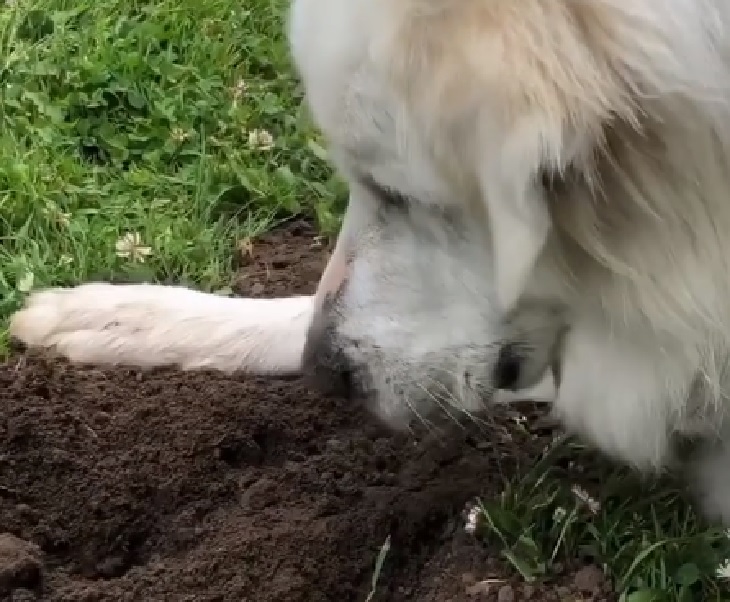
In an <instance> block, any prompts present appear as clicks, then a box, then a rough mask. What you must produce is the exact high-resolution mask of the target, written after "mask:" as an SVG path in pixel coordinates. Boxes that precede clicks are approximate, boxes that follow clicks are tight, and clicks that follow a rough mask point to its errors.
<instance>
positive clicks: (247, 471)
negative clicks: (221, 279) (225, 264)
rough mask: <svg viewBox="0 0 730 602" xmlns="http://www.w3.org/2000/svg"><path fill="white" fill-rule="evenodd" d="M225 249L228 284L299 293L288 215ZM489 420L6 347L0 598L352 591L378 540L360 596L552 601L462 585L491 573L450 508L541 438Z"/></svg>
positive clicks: (223, 597) (274, 597) (312, 250)
mask: <svg viewBox="0 0 730 602" xmlns="http://www.w3.org/2000/svg"><path fill="white" fill-rule="evenodd" d="M244 247H245V248H244V249H243V251H244V252H243V253H242V264H243V265H242V267H241V271H240V275H239V277H238V279H237V286H236V288H237V291H238V292H240V293H243V294H247V295H255V296H263V295H272V294H279V295H280V294H282V293H283V292H287V293H303V292H311V291H312V290H313V289H314V287H315V285H316V278H317V276H318V274H319V272H320V270H321V268H322V266H323V263H324V256H323V250H322V248H321V245H320V244H318V242H317V241H316V240H315V238H314V234H313V232H312V230H311V229H310V228H309V227H308V226H307V225H306V224H303V223H294V224H291V225H289V226H288V227H286V228H284V229H282V230H280V231H278V232H275V233H274V234H272V235H271V236H269V237H267V238H266V239H264V240H262V241H254V243H253V245H252V246H249V245H244ZM508 423H509V421H505V422H504V423H503V424H500V423H499V422H497V423H495V424H494V425H492V426H490V427H487V426H485V425H476V424H472V425H468V426H467V427H457V426H454V427H453V429H451V430H450V431H449V432H444V431H440V432H438V433H433V432H432V433H428V432H424V433H415V434H412V435H408V436H405V435H398V436H394V435H393V434H392V433H390V432H387V431H385V430H384V429H383V428H382V427H381V425H379V424H378V423H377V422H376V421H375V420H374V419H373V418H372V417H371V416H370V414H369V413H368V412H367V411H366V410H365V409H363V408H361V407H359V406H357V405H355V404H353V403H351V402H347V401H344V400H341V399H323V398H322V397H321V396H319V395H317V394H314V393H312V392H311V391H309V390H307V388H306V387H305V386H304V385H303V384H302V383H301V382H299V381H298V380H297V379H286V380H284V379H278V380H277V379H262V378H244V377H236V378H229V377H225V376H221V375H219V374H210V373H187V374H184V373H179V372H175V371H172V370H158V371H153V372H141V371H138V370H101V369H96V368H81V367H71V366H69V365H68V364H66V363H65V362H62V361H59V360H57V359H54V358H51V357H47V356H43V355H40V354H26V355H17V356H15V357H14V358H12V360H11V361H10V362H8V363H7V364H5V365H3V366H0V532H5V534H4V535H0V598H3V596H4V597H5V598H4V599H11V600H48V601H61V600H63V601H67V602H71V601H73V602H84V601H89V602H91V601H102V600H110V601H112V600H113V601H115V602H117V601H123V600H129V601H133V600H134V601H141V600H144V601H147V602H153V601H158V600H159V601H163V600H170V601H172V600H174V601H186V600H191V601H192V600H196V601H210V602H213V601H228V600H231V601H249V600H250V601H252V602H253V601H255V602H269V601H271V602H273V601H276V602H284V601H287V602H288V601H291V602H299V601H302V602H304V601H306V602H314V601H333V602H346V601H349V600H353V601H364V600H366V598H367V596H368V593H369V591H370V587H371V584H370V581H371V575H372V571H373V567H374V563H375V559H376V557H377V555H378V553H379V551H380V548H381V546H382V545H383V543H384V542H385V541H386V538H387V537H388V536H390V546H391V547H390V551H389V553H388V555H387V557H386V560H385V564H384V567H383V571H382V573H381V575H380V579H379V587H378V591H377V595H376V596H375V597H374V598H373V602H376V601H386V600H387V601H390V602H395V601H406V600H415V601H438V602H444V601H447V600H480V599H481V600H497V598H498V597H499V599H500V600H503V601H509V600H520V599H526V596H527V597H529V599H531V600H558V599H562V597H563V596H564V594H565V593H566V592H567V591H568V590H567V589H566V588H562V589H561V588H557V589H555V588H553V589H547V588H546V589H544V591H543V590H540V589H537V588H535V589H530V591H526V590H524V589H523V588H522V586H521V585H519V584H518V583H517V582H516V581H512V584H510V585H502V586H495V587H492V588H485V587H484V585H483V584H482V585H481V586H480V585H479V584H478V582H479V581H480V580H483V579H487V578H494V577H497V576H499V575H502V576H505V575H506V578H507V579H509V578H510V576H509V575H508V574H506V573H505V569H504V567H502V566H500V565H499V564H498V563H496V562H495V561H494V560H492V559H490V557H489V553H488V550H486V549H485V548H484V547H483V546H482V545H480V544H479V543H478V542H477V541H475V540H474V538H472V537H471V536H469V535H468V534H467V533H465V531H464V519H463V516H462V513H463V509H464V506H465V503H466V502H467V501H468V500H470V499H471V498H472V497H474V496H475V495H477V494H482V495H488V494H489V493H490V492H491V493H494V492H498V491H499V490H500V489H501V483H502V475H503V474H505V473H509V472H511V471H513V470H515V469H516V466H517V464H518V461H519V460H520V457H521V455H522V456H524V457H526V458H529V457H530V455H531V454H533V453H534V452H535V451H536V450H538V449H540V448H541V447H542V442H540V441H534V440H532V439H529V438H525V439H524V440H517V439H516V437H518V436H519V435H513V436H512V439H511V440H509V439H510V438H509V437H507V436H506V435H505V433H506V432H507V429H508V426H509V424H508ZM507 447H508V448H509V449H507ZM515 450H520V454H517V453H516V452H515ZM506 452H508V453H506ZM486 589H490V591H489V592H488V593H487V592H486ZM11 592H12V593H11ZM510 596H512V597H510ZM596 599H604V598H602V597H601V598H596Z"/></svg>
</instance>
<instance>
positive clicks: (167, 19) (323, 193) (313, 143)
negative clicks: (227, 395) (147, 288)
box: [0, 0, 729, 602]
mask: <svg viewBox="0 0 730 602" xmlns="http://www.w3.org/2000/svg"><path fill="white" fill-rule="evenodd" d="M343 1H346V0H343ZM288 4H289V0H245V1H241V0H205V1H204V2H201V1H199V0H146V1H140V0H107V1H105V2H99V1H96V2H92V1H91V0H16V1H14V2H10V1H8V2H7V3H6V4H5V6H4V7H3V8H2V9H0V57H2V59H1V60H2V63H0V111H1V114H0V118H1V120H2V121H1V126H0V157H1V159H0V354H2V352H3V351H6V350H7V346H6V343H7V341H5V340H4V339H5V338H6V325H7V318H8V316H9V315H10V314H11V313H12V312H13V311H14V310H15V309H16V308H18V307H19V305H20V304H21V303H22V300H23V298H24V296H25V295H26V294H27V292H28V290H30V289H31V288H36V287H41V286H46V285H63V284H73V283H79V282H83V281H86V280H89V279H92V278H97V277H98V278H124V279H129V278H131V279H144V280H158V281H178V282H180V281H181V282H188V283H192V284H194V285H196V286H198V287H201V288H202V289H204V290H219V289H224V288H226V287H227V286H228V284H229V281H230V278H231V259H232V254H233V252H234V249H235V248H236V242H237V241H240V240H245V239H246V238H248V237H250V236H252V235H255V234H256V233H258V232H260V231H262V230H263V229H265V228H267V227H269V226H270V225H271V224H272V223H273V222H274V221H276V220H277V219H279V218H281V217H283V216H286V215H292V214H295V213H299V212H302V211H306V212H310V213H312V214H313V215H314V216H316V217H317V219H318V220H319V223H320V225H321V226H322V227H323V228H325V229H331V228H334V227H336V225H337V222H338V215H339V211H338V209H339V208H340V207H341V203H342V201H343V200H344V198H345V195H346V190H345V188H344V186H343V184H342V182H341V181H340V180H339V179H338V178H337V177H336V176H335V175H334V174H333V171H332V169H331V167H330V166H329V165H328V164H327V161H326V153H325V152H324V150H323V149H322V146H321V144H322V143H321V141H320V139H319V137H318V133H317V131H316V130H315V129H314V128H313V127H312V125H311V123H310V122H308V120H307V115H306V111H305V110H304V109H303V107H302V98H301V90H300V89H299V87H298V82H297V81H296V78H295V77H294V74H293V70H292V67H291V63H290V59H289V55H288V49H287V46H286V43H285V39H284V23H283V21H284V19H283V17H284V12H285V11H286V9H287V7H288ZM259 130H260V131H265V132H268V133H269V134H270V137H271V142H272V144H271V145H269V144H268V142H269V140H268V138H267V137H266V136H262V137H259V138H258V139H257V136H256V134H255V133H254V134H252V132H256V131H259ZM261 142H263V143H264V144H261ZM131 235H134V236H137V237H138V240H137V241H136V242H137V244H138V245H139V246H141V247H142V250H144V251H146V253H145V254H141V255H139V257H138V258H137V259H135V258H134V257H131V258H130V257H125V256H120V254H119V253H118V251H119V249H117V244H118V243H119V241H120V240H124V239H125V236H131ZM132 255H135V253H132ZM142 260H144V261H142ZM566 453H570V454H571V456H574V457H579V456H581V455H583V456H585V455H586V454H587V453H588V452H585V451H584V450H580V449H576V448H575V447H572V446H565V445H562V446H559V447H558V448H556V449H555V450H552V451H551V452H550V454H548V456H547V457H546V458H544V459H543V460H541V461H540V462H539V463H537V464H536V465H535V467H534V469H533V470H532V471H530V472H529V473H528V474H526V475H523V476H522V477H521V478H520V479H518V480H517V481H515V482H513V483H511V484H509V485H508V487H507V490H506V492H505V494H504V496H503V497H501V498H499V499H492V500H482V511H483V515H482V516H483V520H482V525H483V529H482V534H483V536H484V537H486V538H488V539H489V540H490V541H491V542H492V543H495V542H496V543H497V544H498V545H500V546H501V548H502V550H503V554H504V557H505V558H507V559H509V561H510V562H512V564H513V565H514V566H515V567H516V568H517V569H518V570H519V571H520V572H521V573H522V574H523V575H524V577H525V578H526V579H533V578H538V577H540V576H541V575H543V574H546V573H549V572H550V571H551V570H553V569H554V567H555V564H556V563H557V562H559V561H560V560H561V559H562V558H565V557H572V556H575V555H576V554H578V553H581V552H589V553H591V554H593V555H594V556H596V557H597V558H598V559H599V561H600V562H602V563H603V564H604V565H605V566H606V568H607V570H608V571H609V572H610V573H611V575H612V576H613V577H614V578H615V579H616V580H617V581H618V583H619V584H620V585H622V586H624V588H625V591H626V600H627V601H629V602H645V601H647V600H657V601H659V600H661V601H662V602H663V601H665V600H666V601H670V602H671V601H685V600H690V599H692V600H708V601H709V600H715V599H723V598H722V594H721V593H720V588H721V582H720V581H718V580H717V579H716V578H715V577H714V571H715V567H716V565H717V563H718V561H719V559H720V558H724V557H727V556H728V555H729V550H728V549H727V548H728V544H727V539H726V538H725V537H724V535H723V534H721V533H718V532H716V531H713V530H712V529H710V528H709V527H707V526H706V525H704V524H702V523H701V521H699V520H698V518H697V517H696V516H695V514H694V513H693V512H692V510H691V509H690V508H689V506H688V505H687V503H686V502H685V501H684V499H683V498H682V496H681V495H680V493H679V492H678V491H677V490H676V489H675V488H673V487H672V486H670V485H666V484H664V485H662V486H661V487H658V486H654V485H651V486H649V485H646V486H644V488H643V489H640V491H642V495H641V496H640V499H637V495H636V491H637V489H636V484H635V482H633V485H632V484H631V483H632V481H631V479H629V478H627V475H626V474H624V473H623V472H621V471H616V470H615V469H612V470H611V471H609V472H607V473H603V474H601V475H600V477H599V479H598V480H599V482H600V483H601V484H602V488H601V495H600V500H599V501H600V509H599V510H598V511H597V512H595V513H593V512H587V511H586V510H585V504H583V503H582V502H580V500H578V499H577V498H576V496H575V495H574V494H573V493H572V492H571V489H570V485H571V483H570V479H569V477H567V476H566V475H565V474H564V473H562V472H561V471H559V470H557V469H556V466H557V461H558V459H560V457H561V456H562V455H564V454H566ZM475 478H478V475H475ZM374 578H377V575H376V576H375V577H374ZM652 592H654V593H652ZM656 592H658V593H656ZM655 594H656V595H655Z"/></svg>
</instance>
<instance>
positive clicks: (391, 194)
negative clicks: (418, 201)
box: [359, 175, 411, 210]
mask: <svg viewBox="0 0 730 602" xmlns="http://www.w3.org/2000/svg"><path fill="white" fill-rule="evenodd" d="M359 179H360V183H361V184H362V185H363V186H364V187H365V188H367V189H368V190H369V191H370V193H371V194H372V195H373V196H375V197H377V198H378V199H379V200H380V201H382V202H383V203H385V204H386V205H387V206H388V207H392V208H395V209H400V210H406V209H408V207H409V206H410V204H411V198H410V197H409V196H407V195H405V194H403V193H401V192H398V191H397V190H393V189H392V188H389V187H387V186H383V185H382V184H380V183H378V182H376V181H375V180H374V179H373V178H372V176H370V175H362V176H360V178H359Z"/></svg>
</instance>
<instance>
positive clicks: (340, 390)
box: [302, 302, 356, 398]
mask: <svg viewBox="0 0 730 602" xmlns="http://www.w3.org/2000/svg"><path fill="white" fill-rule="evenodd" d="M328 305H329V303H328V302H325V303H324V304H323V306H322V308H320V310H319V311H318V312H317V314H316V315H315V317H314V320H313V321H312V324H311V326H310V328H309V332H308V334H307V340H306V343H305V345H304V351H303V353H302V369H303V372H304V376H305V377H306V379H307V380H308V381H309V383H310V384H311V385H312V386H313V387H315V388H317V389H319V390H320V391H322V392H323V393H325V394H327V395H336V396H338V397H346V398H352V397H354V396H355V395H356V386H355V379H354V373H355V372H354V370H353V366H352V364H351V361H350V360H349V359H348V358H347V356H346V355H345V353H344V352H343V351H342V349H341V347H340V346H339V345H338V344H337V340H336V336H335V328H334V324H333V323H332V322H331V315H330V312H329V311H328Z"/></svg>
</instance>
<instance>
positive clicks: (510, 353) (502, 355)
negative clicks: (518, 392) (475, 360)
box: [494, 344, 522, 391]
mask: <svg viewBox="0 0 730 602" xmlns="http://www.w3.org/2000/svg"><path fill="white" fill-rule="evenodd" d="M521 372H522V357H521V355H520V353H519V351H518V349H517V347H516V346H515V345H511V344H507V345H505V346H504V347H502V348H501V349H500V350H499V357H498V358H497V365H496V366H495V369H494V386H495V387H496V388H497V389H504V390H508V391H514V390H515V389H517V384H518V383H519V381H520V375H521Z"/></svg>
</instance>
